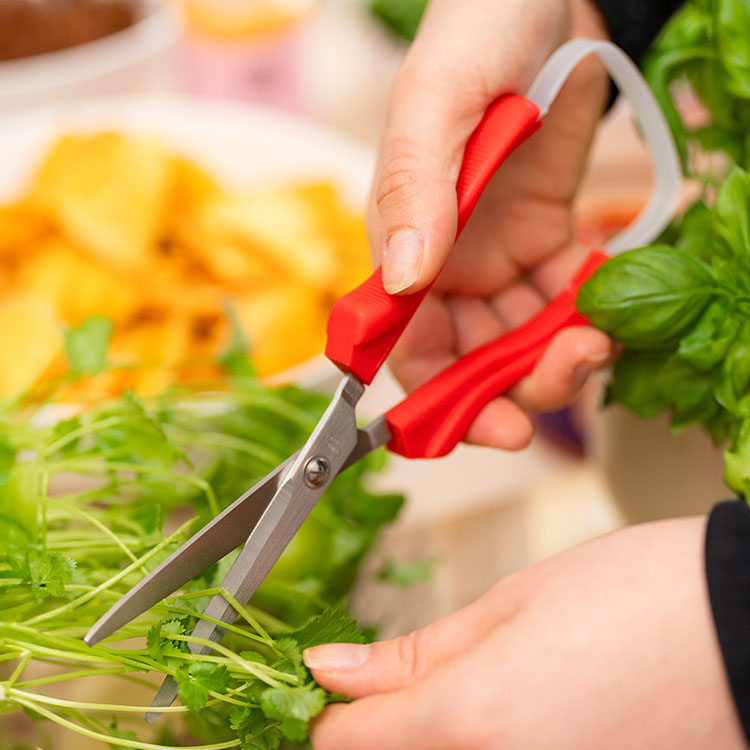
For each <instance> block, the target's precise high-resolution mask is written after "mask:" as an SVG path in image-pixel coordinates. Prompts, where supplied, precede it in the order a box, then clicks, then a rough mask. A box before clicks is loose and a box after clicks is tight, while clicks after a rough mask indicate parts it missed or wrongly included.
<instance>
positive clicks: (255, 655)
mask: <svg viewBox="0 0 750 750" xmlns="http://www.w3.org/2000/svg"><path fill="white" fill-rule="evenodd" d="M240 657H241V658H242V659H244V660H245V661H250V662H255V663H258V664H268V659H266V657H265V656H263V654H261V653H260V652H258V651H240Z"/></svg>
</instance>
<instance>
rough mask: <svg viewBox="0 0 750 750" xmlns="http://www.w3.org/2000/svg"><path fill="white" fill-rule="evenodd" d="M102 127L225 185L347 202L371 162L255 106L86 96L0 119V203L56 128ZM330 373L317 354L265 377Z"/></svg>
mask: <svg viewBox="0 0 750 750" xmlns="http://www.w3.org/2000/svg"><path fill="white" fill-rule="evenodd" d="M107 129H109V130H113V129H114V130H120V131H125V132H141V133H148V134H152V135H156V136H159V137H161V138H163V139H165V140H166V141H167V142H168V143H169V144H170V146H171V147H172V148H174V149H175V150H177V151H179V152H181V153H183V154H185V155H186V156H189V157H190V158H192V159H195V160H196V161H198V162H199V163H201V164H203V165H204V166H205V167H207V168H208V169H209V171H210V172H211V173H212V174H214V175H216V176H217V177H218V178H219V179H220V180H222V181H224V182H225V183H227V184H230V185H236V186H251V185H253V184H268V183H272V182H285V181H289V180H305V179H316V178H323V179H327V180H331V181H333V183H334V184H336V185H337V186H338V187H339V189H340V190H341V192H342V195H343V196H344V199H345V200H347V201H348V202H349V203H350V204H351V205H352V206H354V207H364V205H365V200H366V197H367V192H368V189H369V183H370V175H371V172H372V168H373V164H374V154H373V153H372V151H371V150H370V149H368V148H366V147H364V146H362V145H360V144H359V143H358V142H356V141H354V140H352V139H350V138H348V137H347V136H344V135H342V134H340V133H338V132H337V131H335V130H332V129H330V128H326V127H324V126H322V125H319V124H317V123H315V122H312V121H310V120H307V119H305V118H302V117H299V116H295V115H290V114H286V113H282V112H280V111H278V110H273V109H269V108H265V107H260V106H257V105H250V104H244V103H240V102H229V101H217V100H213V99H212V100H197V99H191V98H186V97H118V98H113V99H92V100H87V101H75V102H69V103H63V104H59V105H55V106H51V107H44V108H40V109H35V110H30V111H27V112H23V113H14V114H11V115H8V116H5V117H4V118H3V121H2V124H1V125H0V202H2V201H7V200H11V199H13V198H14V197H15V196H17V195H18V194H19V193H20V192H21V191H22V190H23V188H24V185H25V184H26V182H27V181H28V180H29V178H30V176H31V175H32V174H33V172H34V170H35V169H36V167H37V165H38V163H39V160H40V159H41V157H42V155H43V154H44V153H45V150H46V148H47V146H48V145H49V144H50V143H51V142H52V141H53V140H54V138H55V137H56V136H57V135H58V134H59V133H61V132H65V131H68V132H73V131H78V132H82V131H83V132H86V131H97V130H107ZM335 372H336V371H335V368H334V367H333V365H331V364H330V363H329V362H328V361H327V360H326V359H325V358H324V357H322V356H321V357H316V358H314V359H312V360H310V361H309V362H306V363H303V364H301V365H298V366H297V367H295V368H293V369H292V370H289V371H287V372H285V373H279V374H278V375H277V376H275V377H274V378H273V380H274V381H276V382H279V381H285V382H290V381H293V382H296V383H299V384H300V385H305V386H308V387H323V388H324V387H326V385H327V384H328V383H329V382H331V376H332V375H333V374H334V373H335Z"/></svg>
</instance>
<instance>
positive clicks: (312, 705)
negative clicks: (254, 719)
mask: <svg viewBox="0 0 750 750" xmlns="http://www.w3.org/2000/svg"><path fill="white" fill-rule="evenodd" d="M325 702H326V700H325V692H323V690H322V689H321V688H319V687H316V686H315V685H314V684H313V683H309V684H307V685H303V686H301V687H288V686H286V685H284V686H282V687H276V688H268V689H267V690H264V691H263V693H262V694H261V697H260V707H261V709H262V710H263V713H264V714H265V715H266V717H267V718H269V719H277V720H279V721H280V722H281V731H282V732H283V733H284V736H285V737H286V738H287V739H289V740H292V741H293V742H304V741H305V740H306V739H307V722H308V721H310V719H312V718H313V717H314V716H317V715H318V714H319V713H320V712H321V711H322V710H323V707H324V706H325Z"/></svg>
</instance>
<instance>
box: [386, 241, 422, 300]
mask: <svg viewBox="0 0 750 750" xmlns="http://www.w3.org/2000/svg"><path fill="white" fill-rule="evenodd" d="M423 258H424V238H423V237H422V235H421V234H420V233H419V232H415V231H414V230H413V229H400V230H399V231H398V232H394V233H393V234H392V235H391V237H390V239H389V240H388V243H387V244H386V246H385V249H384V251H383V286H384V287H385V291H386V292H388V294H397V293H398V292H403V291H404V289H408V288H409V287H410V286H411V285H412V284H413V283H414V282H415V281H416V280H417V278H419V272H420V271H421V270H422V259H423Z"/></svg>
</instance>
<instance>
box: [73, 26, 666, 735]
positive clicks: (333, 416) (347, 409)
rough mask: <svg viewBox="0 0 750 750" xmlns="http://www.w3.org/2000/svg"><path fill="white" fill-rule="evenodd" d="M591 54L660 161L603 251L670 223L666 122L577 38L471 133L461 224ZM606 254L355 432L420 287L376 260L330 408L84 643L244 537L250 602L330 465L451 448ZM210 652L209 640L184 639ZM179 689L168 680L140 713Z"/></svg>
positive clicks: (223, 617) (610, 59)
mask: <svg viewBox="0 0 750 750" xmlns="http://www.w3.org/2000/svg"><path fill="white" fill-rule="evenodd" d="M591 53H596V54H597V55H598V56H599V57H600V58H601V59H602V61H603V62H604V64H605V65H606V67H607V68H608V70H609V71H610V73H611V75H612V77H613V78H614V79H615V81H616V83H617V84H618V86H619V87H620V89H621V90H622V91H623V92H624V93H626V94H627V95H628V96H629V97H630V99H631V100H632V102H633V106H634V110H635V112H636V114H637V115H638V118H639V120H640V125H641V131H642V133H643V135H644V137H645V140H646V142H647V144H648V146H649V148H650V151H651V154H652V159H653V162H654V167H655V187H654V190H653V193H652V196H651V199H650V201H649V202H648V203H647V204H646V206H645V208H644V209H643V210H642V211H641V213H640V214H639V216H638V217H637V218H636V219H635V221H634V222H633V223H632V224H631V225H630V226H629V227H627V228H626V229H625V230H624V231H623V232H621V233H620V234H619V235H618V236H617V237H615V238H613V239H612V240H611V241H610V242H609V243H608V246H607V250H608V251H609V252H610V253H612V252H617V251H619V250H622V249H626V248H630V247H635V246H637V245H638V244H645V243H646V242H648V241H650V240H651V239H653V238H654V237H655V236H657V235H658V233H659V232H660V231H661V230H662V229H663V228H664V226H666V224H667V222H668V221H669V219H670V218H671V216H672V212H673V210H674V207H675V204H676V200H677V193H678V187H679V184H680V168H679V161H678V157H677V153H676V150H675V148H674V145H673V142H672V139H671V136H670V135H669V130H668V128H667V125H666V122H665V121H664V118H663V116H662V114H661V110H660V109H659V107H658V105H657V104H656V102H655V100H654V99H653V96H652V95H651V93H650V91H649V89H648V87H647V86H646V84H645V82H644V81H643V79H642V78H641V76H640V74H639V72H638V70H637V68H635V66H634V65H633V63H632V62H631V61H630V60H629V58H627V56H626V55H625V54H624V53H623V52H622V51H621V50H620V49H619V48H617V47H616V46H614V45H612V44H611V43H608V42H601V41H593V40H588V39H575V40H572V41H570V42H568V43H566V44H564V45H563V46H562V47H560V48H559V49H558V50H557V51H556V52H555V53H554V54H553V55H552V56H551V57H550V58H549V60H548V61H547V62H546V63H545V65H544V66H543V68H542V70H541V71H540V73H539V75H538V77H537V79H536V81H535V82H534V84H533V85H532V87H531V89H530V91H529V93H528V94H527V95H526V96H525V97H524V96H519V95H516V94H510V95H506V96H502V97H500V98H499V99H497V100H495V101H494V102H493V103H492V104H491V105H490V107H489V109H488V110H487V112H486V114H485V116H484V118H483V119H482V121H481V123H480V124H479V126H478V127H477V129H476V130H475V131H474V133H473V134H472V135H471V137H470V139H469V141H468V143H467V145H466V149H465V153H464V158H463V164H462V168H461V171H460V176H459V178H458V182H457V185H456V193H457V199H458V234H460V233H461V231H462V229H463V228H464V226H465V224H466V222H467V220H468V218H469V216H470V214H471V212H472V210H473V208H474V206H475V205H476V203H477V201H478V199H479V196H480V195H481V193H482V191H483V190H484V188H485V186H486V185H487V183H488V181H489V180H490V178H491V176H492V175H493V173H494V172H495V170H496V169H497V168H498V167H499V166H500V164H501V163H502V162H503V161H504V160H505V159H506V158H507V157H508V156H509V155H510V154H511V153H512V152H513V151H514V150H515V149H516V148H517V147H518V146H519V145H520V144H521V143H523V142H524V141H525V140H526V139H527V138H529V137H530V136H531V135H532V134H533V133H534V132H536V131H537V130H538V128H539V127H540V126H541V124H542V118H543V116H544V115H545V114H546V112H547V110H548V109H549V105H550V104H551V102H552V101H553V100H554V98H555V97H556V96H557V93H558V91H559V90H560V88H561V87H562V85H563V83H564V81H565V79H566V78H567V77H568V75H569V74H570V72H571V70H572V69H573V68H574V67H575V66H576V65H577V64H578V62H579V61H580V60H582V59H583V58H584V57H586V56H588V55H589V54H591ZM607 257H608V254H607V253H606V252H604V251H601V250H594V251H592V252H591V253H590V254H589V255H588V257H587V258H586V260H585V261H584V263H583V265H582V266H581V267H580V268H579V269H578V271H577V273H576V274H575V276H574V277H573V279H572V280H571V281H570V282H569V284H568V285H567V287H565V289H564V290H563V291H562V292H561V293H560V294H559V295H558V296H557V297H555V298H554V299H552V300H551V301H550V302H549V303H548V304H547V305H546V307H545V308H544V309H543V310H541V311H540V312H539V313H538V314H537V315H535V316H534V317H533V318H531V319H530V320H529V321H528V322H526V323H525V324H523V325H521V326H520V327H518V328H516V329H514V330H512V331H510V332H508V333H506V334H504V335H503V336H501V337H499V338H498V339H496V340H494V341H491V342H489V343H488V344H485V345H484V346H481V347H479V348H478V349H475V350H474V351H472V352H470V353H468V354H466V355H465V356H463V357H461V358H460V359H459V360H457V361H456V362H455V363H453V364H452V365H451V366H450V367H448V368H447V369H445V370H443V371H442V372H440V373H439V374H438V375H436V376H435V377H433V378H432V379H431V380H429V381H428V382H426V383H425V384H424V385H422V386H421V387H420V388H418V389H416V390H415V391H413V392H412V393H411V394H409V395H408V396H407V397H406V398H405V399H404V400H403V401H401V402H400V403H399V404H397V405H396V406H394V407H393V408H392V409H390V410H389V411H388V412H386V413H385V414H383V415H382V416H380V417H378V418H376V419H375V420H374V421H372V422H371V423H370V424H369V425H367V426H366V427H363V428H358V427H357V419H356V406H357V402H358V401H359V399H360V397H361V396H362V394H363V392H364V390H365V386H366V385H369V384H370V383H371V382H372V380H373V378H374V377H375V375H376V373H377V372H378V370H379V369H380V367H381V366H382V365H383V363H384V361H385V359H386V358H387V356H388V354H389V353H390V351H391V349H392V348H393V346H394V345H395V343H396V341H397V340H398V338H399V336H400V335H401V333H402V332H403V330H404V328H405V327H406V325H407V324H408V322H409V320H410V319H411V317H412V315H413V314H414V313H415V311H416V310H417V308H418V307H419V304H420V303H421V301H422V300H423V299H424V297H425V295H426V294H427V291H428V290H427V289H425V290H423V291H421V292H418V293H416V294H412V295H408V296H391V295H388V294H387V293H386V292H385V290H384V289H383V283H382V276H381V269H380V268H378V269H377V270H376V271H375V272H374V273H373V274H372V276H371V277H370V278H369V279H368V280H366V281H365V282H364V283H363V284H361V285H360V286H359V287H357V288H356V289H354V290H353V291H351V292H349V293H348V294H347V295H345V296H344V297H342V298H340V299H339V300H337V301H336V303H335V304H334V305H333V307H332V309H331V313H330V317H329V320H328V327H327V346H326V354H327V356H328V357H329V359H331V360H332V361H333V362H334V363H335V364H336V365H337V366H338V367H339V368H340V369H341V370H342V371H343V372H344V377H343V379H342V380H341V382H340V384H339V386H338V388H337V389H336V392H335V394H334V396H333V399H332V400H331V402H330V405H329V406H328V408H327V409H326V411H325V413H324V414H323V416H322V417H321V419H320V421H319V422H318V424H317V426H316V427H315V429H314V430H313V432H312V434H311V435H310V437H309V439H308V440H307V442H306V443H305V444H304V445H303V446H302V447H301V448H300V449H299V450H298V451H297V452H296V453H295V454H293V455H292V456H290V457H289V458H288V459H286V461H284V462H283V463H282V464H281V465H279V466H278V467H277V468H276V469H274V470H273V471H271V472H270V473H269V474H268V475H267V476H266V477H265V478H264V479H262V480H261V481H259V482H258V483H257V484H256V485H255V486H254V487H252V488H251V489H249V490H248V491H247V492H245V493H244V494H243V495H242V496H240V497H239V498H238V499H237V500H235V501H234V503H232V504H231V505H230V506H229V507H227V508H226V509H225V510H224V511H223V512H222V513H220V514H219V515H218V516H216V517H215V518H214V519H213V520H212V521H211V522H210V523H208V524H207V525H206V526H204V527H203V528H202V529H201V530H200V531H198V532H197V533H196V534H195V535H194V536H192V537H191V538H190V539H189V540H188V541H187V542H185V543H184V544H183V545H182V546H181V547H180V548H179V549H177V550H176V551H175V552H174V553H172V555H171V556H170V557H169V558H167V559H166V560H165V561H164V562H162V563H161V564H160V565H159V566H158V567H157V568H155V569H154V570H153V571H152V572H151V573H150V574H149V575H147V576H146V577H145V578H143V579H142V580H141V581H140V582H139V583H138V584H136V585H135V586H134V587H133V588H132V589H131V590H130V591H129V592H127V593H126V594H125V595H124V596H123V597H122V598H121V599H120V600H119V601H118V602H116V603H115V604H114V606H112V607H111V608H110V609H109V610H108V611H107V612H106V613H105V614H104V615H103V616H102V617H101V618H100V619H99V620H98V621H97V622H96V623H95V624H94V625H93V627H92V628H91V629H90V630H89V632H88V633H87V635H86V637H85V641H86V642H87V643H88V644H89V645H93V644H95V643H97V642H99V641H100V640H101V639H103V638H105V637H107V636H109V635H111V634H112V633H114V632H115V631H116V630H117V629H118V628H120V627H121V626H123V625H125V624H126V623H127V622H129V621H130V620H132V619H134V618H135V617H137V616H138V615H140V614H141V613H143V612H145V611H146V610H147V609H149V608H150V607H151V606H153V605H154V604H156V603H158V602H159V601H161V600H162V599H164V598H165V597H167V596H169V595H170V594H172V593H173V592H174V591H176V590H177V589H179V588H181V587H182V586H183V585H184V584H186V583H187V582H188V581H190V580H192V579H193V578H194V577H195V576H197V575H198V574H199V573H201V572H202V571H203V570H205V569H206V568H207V567H208V566H210V565H212V564H213V563H215V562H216V561H218V560H219V559H221V558H222V557H224V556H225V555H227V554H228V553H229V552H231V551H233V550H234V549H236V548H237V547H239V546H240V545H244V546H243V547H242V550H241V551H240V553H239V554H238V556H237V558H236V559H235V561H234V563H233V564H232V566H231V568H230V570H229V572H228V573H227V575H226V577H225V579H224V581H223V583H222V587H223V588H224V589H226V590H227V591H229V593H230V594H231V595H232V596H233V597H234V598H235V599H236V600H237V601H239V602H240V603H242V604H244V603H245V602H247V601H248V600H249V599H250V597H251V596H252V595H253V594H254V593H255V591H256V589H257V588H258V586H259V585H260V583H261V581H262V580H263V579H264V577H265V576H266V575H267V574H268V572H269V571H270V569H271V567H272V566H273V564H274V563H275V562H276V560H277V559H278V558H279V556H280V555H281V553H282V552H283V551H284V549H285V548H286V546H287V545H288V544H289V542H290V541H291V539H292V537H293V536H294V534H295V533H296V532H297V530H298V529H299V527H300V526H301V524H302V522H303V521H304V520H305V518H307V516H308V515H309V513H310V512H311V510H312V509H313V507H314V506H315V504H316V503H317V501H318V500H319V499H320V497H321V496H322V495H323V493H324V492H325V491H326V488H327V487H328V485H329V484H330V483H331V481H332V480H333V479H334V478H335V477H336V475H337V474H339V473H340V472H342V471H344V470H345V469H346V468H347V467H348V466H350V465H352V464H353V463H355V462H356V461H358V460H359V459H361V458H362V457H363V456H365V455H366V454H368V453H369V452H370V451H372V450H375V449H376V448H379V447H381V446H383V445H385V446H387V448H388V449H389V450H391V451H393V452H395V453H399V454H401V455H403V456H407V457H409V458H434V457H438V456H444V455H446V454H448V453H450V452H451V451H452V450H453V448H454V447H455V446H456V445H457V444H458V443H459V442H460V441H461V440H462V438H463V437H464V435H465V434H466V432H467V430H468V428H469V426H470V425H471V424H472V422H473V421H474V419H475V418H476V417H477V415H478V414H479V412H480V411H481V410H482V408H483V407H484V406H485V405H486V404H487V403H488V402H489V401H490V400H491V399H493V398H495V397H496V396H498V395H499V394H501V393H503V392H505V391H506V390H508V389H509V388H511V387H512V386H513V385H515V384H516V383H517V382H518V381H519V380H520V379H521V378H523V377H524V376H526V375H527V374H528V373H530V372H531V370H532V369H533V367H534V365H535V364H536V362H537V361H538V360H539V358H540V357H541V356H542V354H543V353H544V351H545V349H546V347H547V345H548V344H549V342H550V340H551V339H552V338H553V337H554V335H555V334H556V333H557V332H558V331H560V330H561V329H563V328H566V327H569V326H581V325H586V324H587V321H586V320H585V318H583V317H582V316H581V315H580V314H579V313H578V312H577V310H576V306H575V300H576V295H577V293H578V290H579V289H580V287H581V285H582V284H583V283H584V281H585V280H586V279H588V278H589V276H590V275H591V274H592V273H593V272H594V271H595V269H596V268H598V267H599V265H601V263H602V262H604V260H606V258H607ZM235 618H236V611H235V609H234V608H233V607H232V606H231V605H230V604H229V603H228V602H227V600H226V599H225V598H224V597H222V596H221V595H216V596H214V597H213V598H212V599H211V600H210V602H209V604H208V606H207V608H206V610H205V612H204V618H202V619H201V620H200V621H199V622H198V624H197V625H196V627H195V630H194V631H193V635H194V636H196V637H197V638H201V639H205V640H207V641H213V642H218V641H219V640H220V639H221V637H222V635H223V633H224V628H223V627H222V625H221V624H227V625H229V624H231V623H232V622H233V621H234V620H235ZM190 647H191V649H192V650H193V652H195V653H198V654H203V653H207V652H208V651H209V650H210V648H209V647H208V646H207V645H197V644H195V643H191V644H190ZM176 697H177V685H176V683H175V681H174V679H173V678H172V677H167V678H166V679H165V680H164V682H163V683H162V685H161V687H160V689H159V691H158V692H157V694H156V696H155V698H154V700H153V703H152V706H153V707H154V711H153V712H151V713H149V714H147V716H146V718H147V720H153V719H154V718H156V717H157V716H158V715H159V713H158V709H159V708H162V707H166V706H168V705H170V704H171V703H172V702H173V701H174V699H175V698H176Z"/></svg>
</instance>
